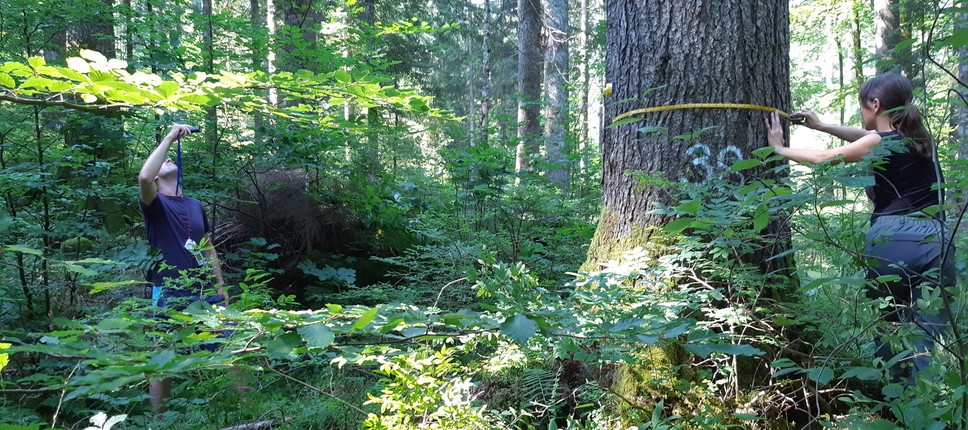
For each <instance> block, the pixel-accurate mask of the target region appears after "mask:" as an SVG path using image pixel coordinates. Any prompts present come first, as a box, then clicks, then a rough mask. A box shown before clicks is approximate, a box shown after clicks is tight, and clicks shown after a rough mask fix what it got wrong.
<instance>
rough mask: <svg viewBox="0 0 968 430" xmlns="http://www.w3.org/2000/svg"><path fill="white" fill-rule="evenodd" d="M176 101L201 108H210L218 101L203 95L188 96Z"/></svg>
mask: <svg viewBox="0 0 968 430" xmlns="http://www.w3.org/2000/svg"><path fill="white" fill-rule="evenodd" d="M178 100H180V101H183V102H186V103H192V104H196V105H201V106H212V105H214V104H215V103H216V101H217V100H218V99H216V98H214V97H212V96H207V95H204V94H189V95H187V96H183V97H181V98H179V99H178Z"/></svg>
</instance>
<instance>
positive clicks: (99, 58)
mask: <svg viewBox="0 0 968 430" xmlns="http://www.w3.org/2000/svg"><path fill="white" fill-rule="evenodd" d="M81 58H84V59H86V60H88V61H90V62H92V63H98V64H107V62H108V59H107V57H105V56H104V55H102V54H101V53H100V52H97V51H92V50H90V49H82V50H81Z"/></svg>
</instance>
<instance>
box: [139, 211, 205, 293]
mask: <svg viewBox="0 0 968 430" xmlns="http://www.w3.org/2000/svg"><path fill="white" fill-rule="evenodd" d="M156 196H157V197H156V198H155V201H154V202H152V203H151V204H150V205H148V206H145V204H144V203H141V214H142V216H143V217H144V220H145V227H146V228H147V230H148V243H150V244H151V245H152V246H154V247H155V248H158V249H159V250H160V251H161V255H162V257H163V259H164V262H165V264H166V265H168V266H173V267H172V268H170V269H162V268H161V267H160V266H161V265H160V264H156V265H154V266H153V267H152V268H151V269H149V270H148V274H147V279H148V282H150V283H151V284H152V285H156V286H165V279H169V278H170V279H177V278H178V277H179V274H178V271H179V270H188V269H196V268H199V267H201V264H202V263H203V257H202V253H201V251H198V249H199V248H200V247H199V245H200V244H201V243H202V238H204V237H205V235H206V234H207V233H210V232H211V228H210V227H209V225H208V217H206V216H205V211H204V210H203V209H202V203H201V202H199V201H198V200H195V199H193V198H191V197H184V196H166V195H164V194H160V193H159V194H157V195H156ZM207 245H208V246H211V244H207Z"/></svg>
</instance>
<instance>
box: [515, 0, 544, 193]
mask: <svg viewBox="0 0 968 430" xmlns="http://www.w3.org/2000/svg"><path fill="white" fill-rule="evenodd" d="M542 59H543V58H542V55H541V3H540V0H518V145H517V154H516V156H515V165H514V171H515V173H517V174H518V175H523V174H524V173H525V172H526V171H527V170H528V167H529V165H530V163H529V160H528V157H529V156H530V154H534V153H535V152H537V150H538V148H537V142H538V139H540V138H541V123H540V118H539V117H538V115H539V114H540V113H541V110H540V107H541V106H540V101H541V62H542Z"/></svg>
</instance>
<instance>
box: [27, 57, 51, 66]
mask: <svg viewBox="0 0 968 430" xmlns="http://www.w3.org/2000/svg"><path fill="white" fill-rule="evenodd" d="M27 64H30V67H32V68H34V69H39V68H41V67H44V65H46V64H47V61H45V60H44V57H30V58H28V59H27Z"/></svg>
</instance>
